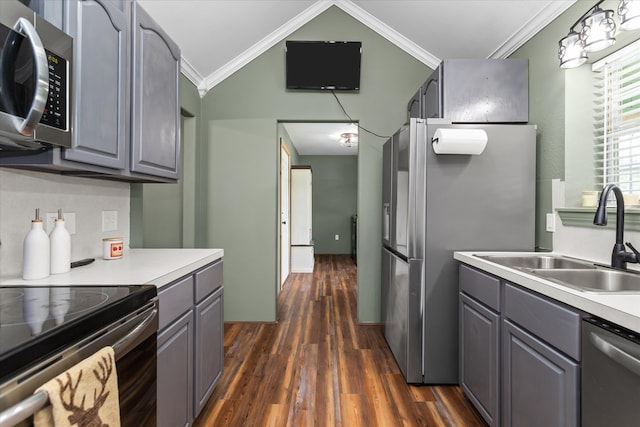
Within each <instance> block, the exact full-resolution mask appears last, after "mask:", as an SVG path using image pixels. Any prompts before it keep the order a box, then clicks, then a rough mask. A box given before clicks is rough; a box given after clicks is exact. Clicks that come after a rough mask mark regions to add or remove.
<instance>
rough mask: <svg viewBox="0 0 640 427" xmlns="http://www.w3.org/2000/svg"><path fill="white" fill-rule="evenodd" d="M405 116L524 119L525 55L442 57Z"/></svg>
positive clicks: (526, 92) (526, 115)
mask: <svg viewBox="0 0 640 427" xmlns="http://www.w3.org/2000/svg"><path fill="white" fill-rule="evenodd" d="M407 118H422V119H432V118H443V119H447V120H449V121H451V122H452V123H527V122H528V121H529V61H528V60H527V59H520V58H509V59H445V60H444V61H442V62H441V63H440V65H439V66H438V67H437V68H436V69H435V70H434V71H433V73H432V74H431V76H429V78H428V79H427V80H426V81H425V82H424V84H423V85H422V86H421V87H420V88H418V90H417V91H416V94H415V95H414V96H413V98H411V100H410V101H409V103H408V104H407Z"/></svg>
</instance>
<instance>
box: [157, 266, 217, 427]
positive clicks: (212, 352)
mask: <svg viewBox="0 0 640 427" xmlns="http://www.w3.org/2000/svg"><path fill="white" fill-rule="evenodd" d="M222 271H223V263H222V260H218V261H216V262H214V263H212V264H209V265H207V266H205V267H203V268H201V269H199V270H197V271H194V272H193V273H191V274H188V275H186V276H184V277H182V278H181V279H179V280H176V281H175V282H174V283H172V284H169V285H167V286H165V287H163V288H161V289H160V290H159V292H158V299H159V304H160V313H159V329H160V331H159V333H158V385H157V394H158V406H157V411H158V412H157V419H158V426H160V427H165V426H166V427H176V426H185V425H187V426H188V425H191V423H192V422H193V420H194V419H195V418H196V417H197V416H198V414H199V413H200V411H201V410H202V408H203V406H204V405H205V404H206V402H207V400H208V399H209V397H210V396H211V393H213V390H214V388H215V385H216V384H217V382H218V380H219V379H220V377H221V375H222V368H223V362H224V335H223V334H224V323H223V293H224V288H223V286H222V277H223V274H222Z"/></svg>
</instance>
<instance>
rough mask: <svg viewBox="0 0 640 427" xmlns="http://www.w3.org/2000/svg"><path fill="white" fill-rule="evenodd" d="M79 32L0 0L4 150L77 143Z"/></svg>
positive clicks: (14, 1) (0, 136)
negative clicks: (76, 56) (74, 122)
mask: <svg viewBox="0 0 640 427" xmlns="http://www.w3.org/2000/svg"><path fill="white" fill-rule="evenodd" d="M72 61H73V38H72V37H71V36H69V35H67V34H66V33H64V32H62V31H61V30H59V29H58V28H56V27H55V26H53V25H52V24H50V23H49V22H47V21H45V20H44V19H43V18H41V17H40V16H38V15H36V13H35V12H34V11H33V10H31V9H30V8H28V7H26V6H24V5H23V4H22V3H20V2H19V1H18V0H0V155H2V152H3V151H4V152H7V151H15V150H21V151H22V150H38V149H47V148H49V147H52V146H54V147H71V142H72V129H73V126H72V122H71V121H72V116H73V115H72V111H73V110H72V102H73V98H72V96H71V91H72V87H73V84H72V70H73V64H72Z"/></svg>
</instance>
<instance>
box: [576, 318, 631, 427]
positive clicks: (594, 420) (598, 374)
mask: <svg viewBox="0 0 640 427" xmlns="http://www.w3.org/2000/svg"><path fill="white" fill-rule="evenodd" d="M638 396H640V334H638V333H635V332H632V331H629V330H627V329H624V328H622V327H619V326H617V325H613V324H611V323H609V322H607V321H603V320H601V319H597V318H586V319H584V320H583V322H582V426H583V427H602V426H616V427H624V426H638V425H640V405H639V404H638Z"/></svg>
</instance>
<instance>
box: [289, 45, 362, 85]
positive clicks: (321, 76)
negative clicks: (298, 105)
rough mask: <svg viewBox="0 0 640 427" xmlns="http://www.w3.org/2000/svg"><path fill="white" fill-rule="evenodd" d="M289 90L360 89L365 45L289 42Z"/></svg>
mask: <svg viewBox="0 0 640 427" xmlns="http://www.w3.org/2000/svg"><path fill="white" fill-rule="evenodd" d="M285 52H286V80H287V89H307V90H345V91H346V90H350V91H357V90H359V89H360V57H361V54H362V53H361V52H362V42H353V41H293V40H287V42H286V50H285Z"/></svg>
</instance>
